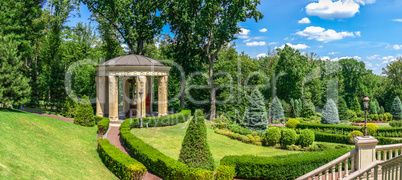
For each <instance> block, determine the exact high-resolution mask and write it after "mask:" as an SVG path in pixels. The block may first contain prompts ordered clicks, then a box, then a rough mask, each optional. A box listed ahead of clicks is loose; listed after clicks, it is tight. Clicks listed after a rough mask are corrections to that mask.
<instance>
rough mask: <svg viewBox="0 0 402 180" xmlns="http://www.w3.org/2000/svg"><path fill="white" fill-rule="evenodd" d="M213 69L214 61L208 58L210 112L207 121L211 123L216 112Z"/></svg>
mask: <svg viewBox="0 0 402 180" xmlns="http://www.w3.org/2000/svg"><path fill="white" fill-rule="evenodd" d="M213 67H214V59H213V58H210V60H209V83H210V90H211V112H210V117H209V120H211V121H212V120H214V119H215V112H216V107H215V87H214V71H213Z"/></svg>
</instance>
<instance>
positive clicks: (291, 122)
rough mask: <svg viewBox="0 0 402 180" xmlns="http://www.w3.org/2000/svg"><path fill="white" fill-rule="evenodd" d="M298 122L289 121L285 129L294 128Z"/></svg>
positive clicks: (294, 120)
mask: <svg viewBox="0 0 402 180" xmlns="http://www.w3.org/2000/svg"><path fill="white" fill-rule="evenodd" d="M299 123H300V121H298V120H296V119H289V121H287V122H286V127H287V128H292V129H294V128H296V126H297V124H299Z"/></svg>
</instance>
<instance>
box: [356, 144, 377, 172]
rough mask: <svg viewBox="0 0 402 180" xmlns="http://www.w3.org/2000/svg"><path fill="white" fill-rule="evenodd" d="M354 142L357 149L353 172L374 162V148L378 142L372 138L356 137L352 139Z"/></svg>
mask: <svg viewBox="0 0 402 180" xmlns="http://www.w3.org/2000/svg"><path fill="white" fill-rule="evenodd" d="M353 141H354V142H355V147H356V149H357V154H356V157H355V170H356V171H357V170H359V169H361V168H364V167H366V166H367V165H368V164H370V163H372V162H374V161H375V160H376V158H375V154H376V152H375V151H376V150H375V146H376V145H377V143H378V140H377V139H375V138H373V137H372V136H358V137H355V138H353Z"/></svg>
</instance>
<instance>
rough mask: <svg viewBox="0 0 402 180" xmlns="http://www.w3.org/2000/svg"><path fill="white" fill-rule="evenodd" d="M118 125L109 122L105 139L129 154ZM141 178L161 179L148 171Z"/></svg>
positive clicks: (65, 119) (64, 118) (56, 117)
mask: <svg viewBox="0 0 402 180" xmlns="http://www.w3.org/2000/svg"><path fill="white" fill-rule="evenodd" d="M20 110H22V111H25V112H29V113H33V114H37V115H41V116H46V117H51V118H54V119H58V120H62V121H66V122H74V119H72V118H66V117H61V116H56V115H51V114H46V113H42V112H38V111H33V110H27V109H20ZM119 127H120V124H119V123H110V129H109V131H108V133H107V135H106V139H109V141H110V143H111V144H113V145H114V146H116V147H117V148H119V149H120V150H121V151H123V152H124V153H126V154H128V155H130V151H129V150H128V149H127V148H126V147H125V146H124V144H123V142H122V141H121V139H120V131H119ZM130 156H131V155H130ZM143 179H144V180H161V178H159V177H158V176H156V175H154V174H152V173H150V172H147V173H146V174H145V176H144V178H143Z"/></svg>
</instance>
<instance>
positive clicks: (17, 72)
mask: <svg viewBox="0 0 402 180" xmlns="http://www.w3.org/2000/svg"><path fill="white" fill-rule="evenodd" d="M23 66H24V61H23V60H22V59H21V56H20V55H18V47H17V44H16V43H15V41H14V40H10V39H9V38H5V37H1V36H0V104H4V105H6V106H8V105H13V106H19V105H21V104H24V103H26V102H28V100H29V99H28V97H29V94H30V91H31V88H30V87H29V84H28V83H29V79H28V78H27V77H25V76H24V75H23Z"/></svg>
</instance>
